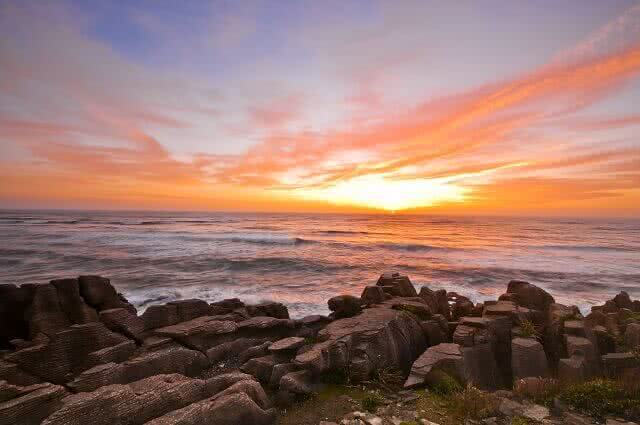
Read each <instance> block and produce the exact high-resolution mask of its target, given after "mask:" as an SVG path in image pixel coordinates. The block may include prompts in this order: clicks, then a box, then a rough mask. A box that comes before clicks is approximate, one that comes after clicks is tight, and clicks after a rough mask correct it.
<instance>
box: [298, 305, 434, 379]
mask: <svg viewBox="0 0 640 425" xmlns="http://www.w3.org/2000/svg"><path fill="white" fill-rule="evenodd" d="M318 339H319V340H320V341H322V342H319V343H317V344H314V345H313V346H311V348H310V349H309V350H308V351H306V352H304V353H302V354H298V356H297V357H296V359H295V363H297V364H299V365H300V366H301V367H302V368H305V369H309V370H312V371H313V372H314V373H315V374H320V373H323V372H325V371H328V370H337V369H345V368H348V369H349V370H350V371H351V373H352V378H353V379H354V380H356V381H357V380H361V379H367V378H368V376H369V373H370V372H371V371H372V370H375V369H379V368H389V367H392V368H396V369H398V370H406V369H407V367H408V365H410V364H411V363H412V362H413V360H415V358H416V357H418V355H419V354H420V353H422V352H423V351H424V349H425V348H426V341H425V338H424V334H423V332H422V328H421V326H420V323H419V322H418V321H417V320H416V319H415V318H414V317H412V316H411V315H409V314H407V313H405V312H402V311H398V310H393V309H389V308H378V307H376V308H368V309H365V310H364V311H363V312H362V313H361V314H359V315H357V316H355V317H351V318H346V319H340V320H335V321H333V322H331V323H329V324H328V325H327V326H326V327H325V328H324V329H323V330H321V331H320V332H319V333H318Z"/></svg>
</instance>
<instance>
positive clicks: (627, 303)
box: [612, 291, 633, 310]
mask: <svg viewBox="0 0 640 425" xmlns="http://www.w3.org/2000/svg"><path fill="white" fill-rule="evenodd" d="M612 301H613V303H614V304H615V305H616V306H617V307H618V308H626V309H629V310H633V302H632V301H631V298H630V297H629V294H628V293H626V292H625V291H621V292H620V293H619V294H618V295H616V296H615V297H613V300H612Z"/></svg>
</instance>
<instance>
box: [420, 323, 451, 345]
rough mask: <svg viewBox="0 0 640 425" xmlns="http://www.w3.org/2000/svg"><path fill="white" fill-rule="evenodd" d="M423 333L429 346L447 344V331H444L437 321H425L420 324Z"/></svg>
mask: <svg viewBox="0 0 640 425" xmlns="http://www.w3.org/2000/svg"><path fill="white" fill-rule="evenodd" d="M420 326H421V327H422V331H423V332H424V334H425V336H426V338H427V344H428V345H430V346H431V345H438V344H441V343H443V342H447V330H446V328H445V329H443V327H442V326H441V324H440V323H439V322H438V321H437V320H424V321H421V322H420Z"/></svg>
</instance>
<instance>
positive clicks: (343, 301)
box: [327, 295, 362, 319]
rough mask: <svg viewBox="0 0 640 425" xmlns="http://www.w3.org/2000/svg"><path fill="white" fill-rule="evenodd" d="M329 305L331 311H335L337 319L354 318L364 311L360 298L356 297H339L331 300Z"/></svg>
mask: <svg viewBox="0 0 640 425" xmlns="http://www.w3.org/2000/svg"><path fill="white" fill-rule="evenodd" d="M327 304H328V305H329V310H331V311H333V315H334V317H335V318H336V319H342V318H345V317H353V316H355V315H356V314H358V313H360V311H362V307H361V306H360V298H357V297H354V296H353V295H338V296H336V297H333V298H330V299H329V301H328V302H327Z"/></svg>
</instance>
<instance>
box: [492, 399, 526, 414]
mask: <svg viewBox="0 0 640 425" xmlns="http://www.w3.org/2000/svg"><path fill="white" fill-rule="evenodd" d="M524 409H525V406H524V405H522V404H520V403H518V402H516V401H513V400H510V399H508V398H501V399H500V403H499V404H498V411H499V412H500V413H501V414H502V415H504V416H507V417H514V416H522V413H523V412H524Z"/></svg>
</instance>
